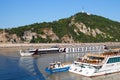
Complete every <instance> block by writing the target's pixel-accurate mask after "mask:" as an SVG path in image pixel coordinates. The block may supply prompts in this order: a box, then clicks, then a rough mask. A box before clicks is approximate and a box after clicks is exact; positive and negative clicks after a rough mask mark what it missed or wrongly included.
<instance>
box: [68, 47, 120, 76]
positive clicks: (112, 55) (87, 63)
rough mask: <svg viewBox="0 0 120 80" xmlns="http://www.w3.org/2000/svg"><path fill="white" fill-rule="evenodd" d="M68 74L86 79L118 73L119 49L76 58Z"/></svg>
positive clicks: (119, 63) (119, 69)
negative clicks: (71, 73)
mask: <svg viewBox="0 0 120 80" xmlns="http://www.w3.org/2000/svg"><path fill="white" fill-rule="evenodd" d="M69 71H70V72H73V73H77V74H80V75H83V76H87V77H94V76H100V75H106V74H111V73H115V72H119V71H120V49H114V50H110V51H107V52H104V53H100V54H92V53H89V54H86V55H85V56H84V57H81V58H77V60H76V61H74V63H73V64H71V67H70V69H69Z"/></svg>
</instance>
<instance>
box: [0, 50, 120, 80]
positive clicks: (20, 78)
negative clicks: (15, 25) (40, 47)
mask: <svg viewBox="0 0 120 80" xmlns="http://www.w3.org/2000/svg"><path fill="white" fill-rule="evenodd" d="M3 54H5V55H3ZM84 54H85V53H71V54H69V53H68V54H64V53H61V54H58V53H56V54H55V53H54V54H52V53H51V54H41V55H40V56H39V57H21V56H20V55H19V51H14V50H10V51H9V50H7V49H4V50H3V49H1V52H0V80H120V76H119V75H120V73H115V74H109V75H104V76H98V77H93V78H88V77H83V76H81V75H78V74H74V73H71V72H60V73H55V74H52V75H50V74H47V73H46V72H45V68H46V67H47V66H48V65H49V63H50V62H55V61H61V62H63V63H73V61H74V60H75V59H76V57H81V56H83V55H84Z"/></svg>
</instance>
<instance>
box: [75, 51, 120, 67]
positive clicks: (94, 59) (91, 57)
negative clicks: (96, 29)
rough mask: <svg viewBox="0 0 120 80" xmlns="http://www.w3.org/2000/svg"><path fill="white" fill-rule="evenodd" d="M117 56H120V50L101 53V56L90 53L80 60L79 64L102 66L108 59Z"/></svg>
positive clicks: (78, 60)
mask: <svg viewBox="0 0 120 80" xmlns="http://www.w3.org/2000/svg"><path fill="white" fill-rule="evenodd" d="M117 55H120V49H117V50H112V51H109V52H105V53H101V54H92V53H89V54H86V55H85V56H84V57H82V58H78V59H77V62H81V63H88V64H92V65H102V64H103V63H104V62H105V60H106V58H107V57H109V56H117Z"/></svg>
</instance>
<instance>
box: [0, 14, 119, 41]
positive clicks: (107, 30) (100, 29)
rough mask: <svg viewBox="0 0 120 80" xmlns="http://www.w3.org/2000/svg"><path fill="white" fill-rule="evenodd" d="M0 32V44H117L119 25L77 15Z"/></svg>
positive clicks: (103, 19)
mask: <svg viewBox="0 0 120 80" xmlns="http://www.w3.org/2000/svg"><path fill="white" fill-rule="evenodd" d="M0 33H1V34H0V42H1V43H6V42H12V43H25V42H26V43H84V42H85V43H88V42H120V23H119V22H116V21H112V20H110V19H107V18H104V17H101V16H97V15H92V14H87V13H77V14H75V15H73V16H71V17H69V18H64V19H60V20H58V21H53V22H43V23H34V24H31V25H25V26H21V27H17V28H11V29H5V30H2V29H1V30H0Z"/></svg>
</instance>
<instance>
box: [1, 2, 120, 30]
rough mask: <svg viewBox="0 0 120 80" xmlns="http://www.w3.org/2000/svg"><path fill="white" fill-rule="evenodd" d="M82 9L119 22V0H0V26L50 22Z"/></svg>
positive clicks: (9, 26) (8, 26)
mask: <svg viewBox="0 0 120 80" xmlns="http://www.w3.org/2000/svg"><path fill="white" fill-rule="evenodd" d="M82 10H84V11H85V12H88V13H90V14H95V15H99V16H103V17H106V18H109V19H111V20H114V21H118V22H120V0H0V28H13V27H19V26H24V25H29V24H33V23H41V22H52V21H56V20H59V19H62V18H68V17H70V16H72V15H75V14H76V13H78V12H81V11H82Z"/></svg>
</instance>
